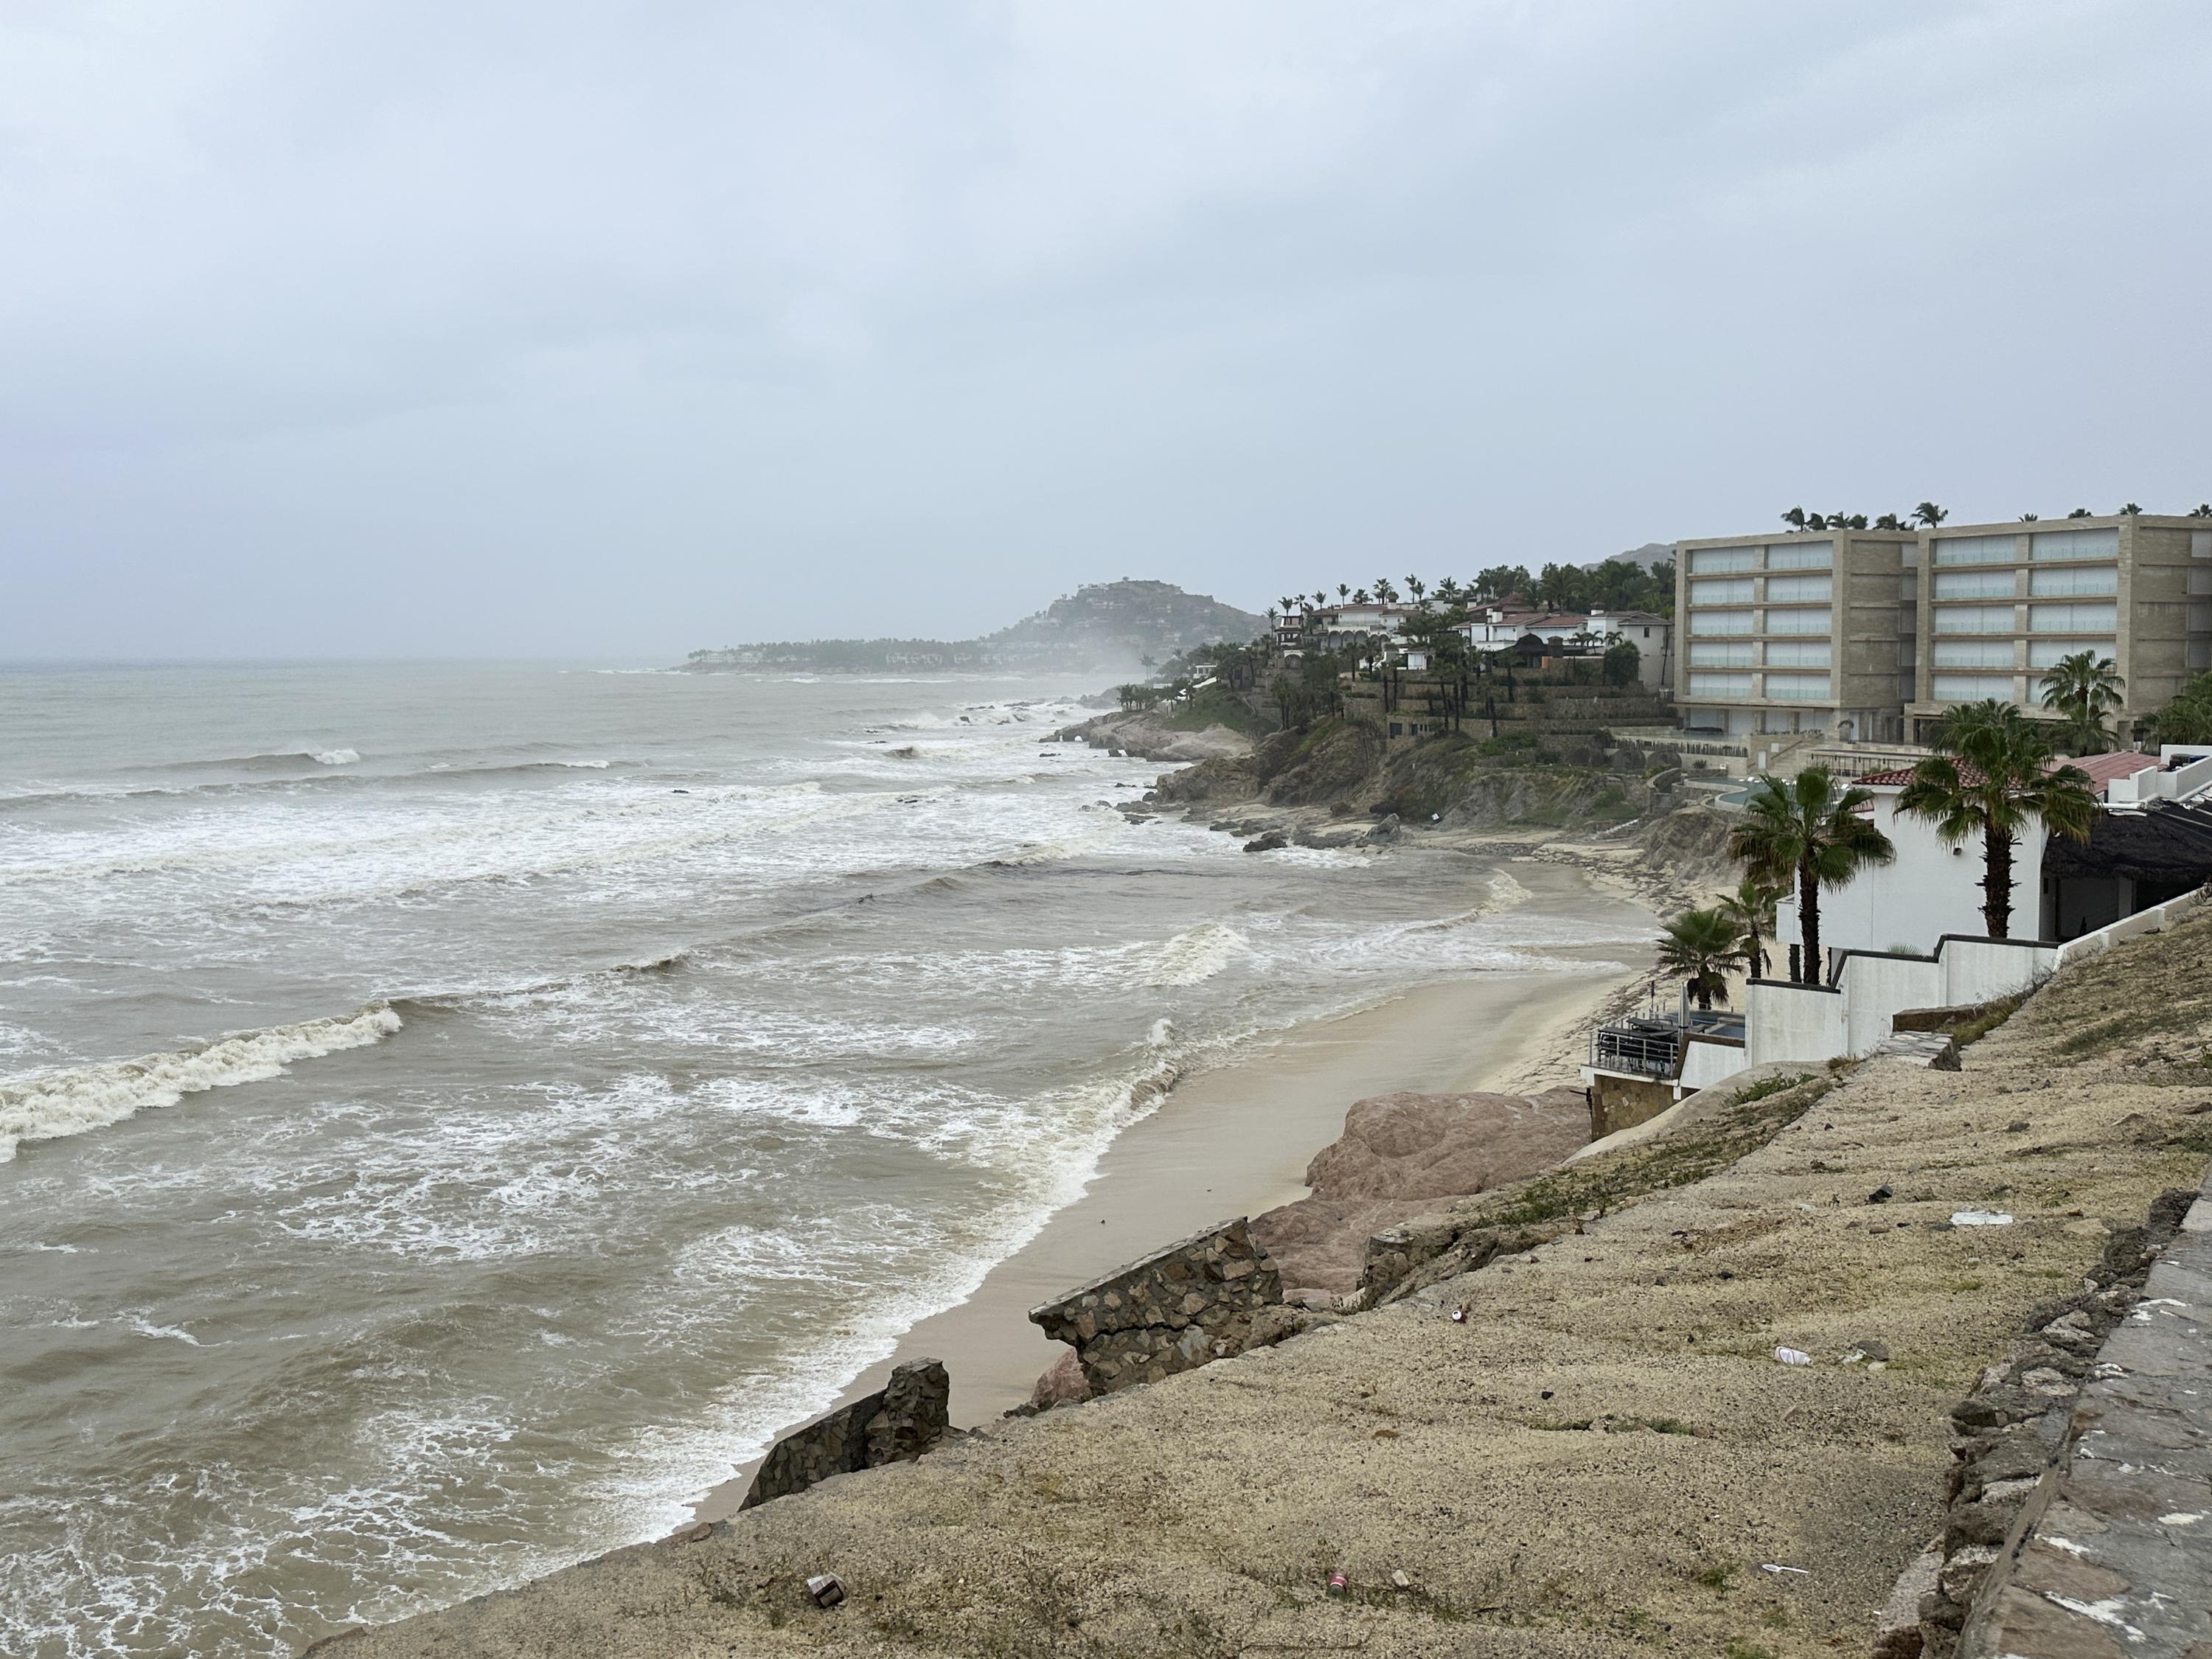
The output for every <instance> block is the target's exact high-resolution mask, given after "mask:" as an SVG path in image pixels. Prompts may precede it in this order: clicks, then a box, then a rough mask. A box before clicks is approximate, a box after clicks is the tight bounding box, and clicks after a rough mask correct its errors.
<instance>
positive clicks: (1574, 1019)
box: [697, 860, 1649, 1520]
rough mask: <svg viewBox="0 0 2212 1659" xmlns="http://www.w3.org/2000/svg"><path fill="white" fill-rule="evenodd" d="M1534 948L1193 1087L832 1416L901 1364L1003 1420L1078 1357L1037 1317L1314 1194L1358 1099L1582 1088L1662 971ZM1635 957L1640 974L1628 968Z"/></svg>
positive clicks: (1313, 1030)
mask: <svg viewBox="0 0 2212 1659" xmlns="http://www.w3.org/2000/svg"><path fill="white" fill-rule="evenodd" d="M1514 873H1515V877H1516V880H1519V881H1520V882H1522V884H1524V885H1525V886H1526V887H1527V888H1528V889H1529V890H1531V896H1532V898H1534V899H1540V900H1541V902H1546V903H1547V904H1558V903H1565V904H1568V905H1575V904H1578V903H1588V902H1589V901H1590V900H1591V898H1592V897H1593V896H1594V895H1593V892H1592V888H1591V886H1590V884H1588V882H1587V879H1586V878H1584V877H1583V874H1582V873H1581V872H1575V871H1570V870H1566V869H1562V868H1559V867H1558V866H1532V865H1529V864H1527V863H1525V862H1523V861H1520V860H1516V861H1515V865H1514ZM1532 953H1533V954H1537V955H1541V956H1543V957H1547V958H1548V959H1550V960H1551V961H1552V962H1553V963H1554V964H1555V965H1554V966H1553V967H1552V968H1549V969H1541V970H1536V971H1530V972H1521V973H1485V974H1480V975H1473V976H1470V977H1468V978H1466V979H1462V980H1457V981H1448V982H1444V983H1439V984H1429V985H1423V986H1418V987H1413V988H1412V989H1409V990H1408V991H1407V992H1406V993H1405V994H1403V995H1401V996H1399V997H1396V998H1394V999H1393V1000H1390V1001H1389V1002H1387V1003H1385V1004H1383V1005H1382V1006H1378V1007H1372V1008H1368V1009H1364V1010H1362V1011H1360V1012H1357V1013H1352V1014H1349V1015H1346V1016H1344V1017H1342V1018H1337V1019H1333V1020H1325V1021H1318V1022H1315V1023H1312V1024H1308V1025H1304V1026H1301V1027H1297V1028H1296V1029H1294V1030H1291V1031H1289V1032H1286V1033H1285V1034H1284V1035H1283V1036H1280V1037H1279V1038H1277V1039H1276V1040H1274V1041H1273V1042H1271V1043H1270V1044H1268V1045H1267V1047H1265V1048H1262V1049H1260V1050H1259V1051H1257V1052H1255V1053H1253V1054H1250V1055H1249V1056H1248V1057H1246V1058H1244V1059H1243V1060H1239V1061H1237V1062H1236V1063H1234V1064H1231V1065H1227V1066H1220V1067H1218V1068H1216V1069H1214V1070H1211V1071H1207V1072H1204V1073H1199V1074H1198V1075H1196V1076H1194V1077H1192V1078H1190V1079H1186V1080H1185V1081H1184V1082H1183V1083H1182V1084H1181V1085H1179V1086H1178V1087H1176V1089H1175V1090H1174V1091H1171V1092H1170V1094H1169V1095H1168V1097H1166V1098H1165V1099H1164V1101H1163V1102H1162V1103H1161V1104H1160V1106H1159V1108H1158V1110H1156V1111H1155V1112H1153V1113H1152V1115H1150V1116H1149V1117H1146V1119H1144V1120H1143V1121H1140V1122H1139V1123H1137V1124H1135V1125H1133V1126H1132V1127H1130V1128H1129V1130H1128V1131H1127V1133H1124V1134H1122V1135H1121V1137H1120V1139H1117V1140H1116V1141H1115V1143H1114V1145H1113V1146H1112V1147H1111V1148H1110V1149H1109V1151H1108V1152H1107V1153H1106V1156H1105V1157H1104V1158H1103V1160H1102V1162H1101V1165H1100V1169H1099V1173H1098V1175H1097V1177H1096V1178H1095V1179H1094V1180H1093V1181H1092V1182H1091V1184H1090V1187H1089V1188H1088V1189H1087V1190H1086V1192H1085V1194H1084V1195H1083V1197H1081V1198H1080V1199H1079V1200H1077V1201H1076V1202H1075V1203H1073V1204H1072V1205H1070V1206H1067V1207H1066V1209H1063V1210H1061V1211H1060V1212H1058V1213H1056V1214H1055V1215H1054V1216H1053V1217H1052V1218H1051V1219H1050V1220H1049V1221H1048V1222H1047V1223H1046V1224H1045V1225H1044V1227H1043V1229H1042V1231H1040V1232H1039V1233H1038V1234H1037V1236H1036V1237H1035V1238H1033V1239H1032V1240H1030V1243H1028V1244H1027V1245H1025V1246H1024V1247H1023V1248H1022V1249H1020V1250H1018V1251H1017V1252H1016V1253H1015V1254H1014V1255H1012V1256H1009V1257H1008V1258H1007V1259H1006V1260H1005V1261H1001V1262H1000V1263H999V1265H998V1266H997V1267H994V1269H992V1271H991V1273H989V1275H988V1276H987V1278H986V1279H984V1281H983V1283H982V1284H981V1286H980V1287H978V1289H977V1290H976V1291H975V1294H974V1295H973V1296H971V1297H969V1298H968V1299H967V1300H966V1301H965V1302H963V1303H961V1304H958V1305H957V1306H955V1307H951V1308H948V1309H946V1310H944V1311H943V1312H941V1313H939V1314H936V1315H934V1316H931V1317H930V1318H927V1319H925V1320H923V1321H921V1322H920V1323H919V1324H917V1325H915V1327H914V1328H913V1329H911V1330H909V1331H908V1333H907V1334H906V1335H905V1336H904V1337H903V1338H902V1340H901V1341H900V1343H899V1345H898V1348H897V1351H896V1352H895V1353H894V1354H893V1355H892V1356H891V1357H890V1358H888V1359H886V1360H884V1361H883V1362H882V1363H881V1364H878V1365H875V1366H872V1367H871V1368H870V1369H869V1370H867V1371H866V1372H864V1373H863V1374H862V1375H861V1376H860V1377H859V1378H857V1379H856V1380H855V1381H854V1383H853V1384H852V1385H851V1386H850V1387H849V1388H848V1389H847V1390H846V1391H845V1393H844V1394H843V1395H841V1396H840V1397H839V1400H838V1401H837V1403H838V1404H839V1405H842V1404H844V1403H846V1402H847V1401H851V1400H854V1399H857V1398H858V1397H859V1396H860V1395H864V1394H867V1393H870V1392H872V1391H873V1390H874V1389H879V1388H881V1387H882V1386H883V1383H884V1379H885V1377H886V1376H888V1375H889V1373H890V1369H891V1367H892V1366H893V1365H895V1364H899V1363H902V1362H903V1361H905V1360H908V1359H915V1358H923V1357H929V1358H937V1359H941V1360H943V1361H944V1362H945V1365H946V1367H947V1368H948V1369H949V1370H950V1371H951V1378H952V1402H951V1414H952V1420H953V1422H954V1423H956V1424H959V1425H970V1424H975V1423H981V1422H985V1421H987V1420H989V1419H994V1418H996V1417H998V1416H1000V1415H1001V1414H1002V1413H1005V1412H1006V1411H1007V1410H1009V1409H1010V1408H1012V1407H1015V1406H1018V1405H1020V1404H1022V1403H1024V1401H1027V1400H1028V1399H1029V1397H1030V1389H1031V1388H1032V1387H1033V1386H1034V1385H1035V1383H1036V1379H1037V1377H1038V1376H1039V1374H1040V1373H1041V1372H1042V1371H1043V1370H1045V1368H1046V1367H1047V1366H1048V1365H1050V1364H1052V1363H1053V1362H1054V1360H1055V1359H1056V1358H1059V1357H1060V1354H1061V1353H1063V1352H1066V1350H1065V1348H1064V1347H1063V1346H1062V1345H1061V1344H1060V1343H1057V1342H1054V1341H1052V1340H1049V1339H1048V1338H1047V1337H1046V1336H1045V1335H1044V1334H1042V1332H1041V1331H1039V1330H1038V1329H1037V1328H1036V1326H1034V1325H1032V1324H1030V1322H1029V1319H1028V1313H1029V1310H1030V1309H1031V1308H1033V1307H1036V1306H1037V1305H1038V1304H1042V1303H1044V1302H1047V1301H1049V1300H1051V1299H1052V1298H1053V1297H1055V1296H1057V1295H1059V1294H1060V1293H1061V1292H1062V1291H1066V1290H1069V1289H1071V1288H1073V1286H1075V1285H1080V1284H1082V1283H1084V1282H1085V1281H1086V1280H1089V1279H1094V1278H1097V1277H1098V1276H1099V1275H1101V1274H1103V1273H1108V1272H1109V1271H1111V1270H1112V1269H1113V1268H1115V1267H1119V1266H1121V1265H1122V1264H1123V1263H1125V1262H1127V1261H1134V1260H1137V1259H1139V1258H1140V1257H1142V1256H1145V1255H1150V1254H1151V1253H1152V1251H1154V1250H1156V1249H1159V1248H1160V1247H1162V1246H1163V1245H1165V1244H1168V1243H1172V1242H1174V1241H1175V1240H1176V1239H1178V1238H1181V1237H1185V1236H1187V1235H1188V1234H1190V1233H1193V1232H1195V1231H1198V1230H1199V1229H1200V1228H1202V1227H1206V1226H1208V1225H1212V1223H1214V1222H1217V1221H1219V1220H1222V1219H1224V1218H1229V1217H1233V1216H1250V1215H1256V1214H1258V1213H1260V1212H1261V1211H1263V1210H1267V1209H1272V1208H1273V1207H1274V1206H1277V1205H1280V1204H1285V1203H1288V1202H1290V1201H1291V1200H1295V1199H1297V1198H1301V1197H1303V1196H1304V1195H1305V1193H1306V1191H1307V1188H1306V1187H1305V1183H1304V1172H1305V1169H1306V1166H1307V1164H1309V1163H1310V1160H1311V1159H1312V1158H1313V1156H1314V1154H1315V1153H1316V1152H1319V1151H1320V1150H1321V1149H1322V1147H1323V1146H1327V1145H1328V1144H1329V1143H1330V1142H1331V1141H1333V1140H1334V1139H1336V1138H1337V1137H1338V1136H1339V1134H1340V1133H1341V1132H1342V1130H1343V1127H1344V1116H1345V1113H1346V1110H1347V1109H1349V1108H1350V1107H1351V1105H1352V1103H1353V1102H1355V1101H1357V1100H1359V1099H1362V1098H1364V1097H1368V1096H1370V1095H1378V1094H1385V1093H1389V1092H1391V1091H1397V1090H1412V1091H1422V1092H1436V1093H1445V1092H1459V1091H1474V1090H1493V1089H1494V1090H1500V1091H1513V1092H1520V1091H1534V1090H1536V1089H1540V1088H1543V1087H1546V1086H1549V1085H1554V1084H1559V1083H1569V1084H1571V1083H1574V1082H1575V1081H1576V1080H1577V1079H1576V1074H1575V1070H1574V1063H1573V1061H1574V1049H1575V1047H1576V1042H1577V1036H1578V1034H1579V1032H1580V1030H1582V1028H1583V1026H1584V1025H1585V1024H1587V1023H1588V1021H1589V1018H1590V1016H1591V1015H1592V1013H1593V1012H1595V1010H1596V1009H1597V1008H1598V1007H1599V1006H1600V1005H1601V1003H1602V1002H1603V1000H1605V999H1606V998H1607V996H1609V995H1611V994H1614V993H1616V992H1618V991H1619V990H1620V988H1621V987H1624V986H1626V985H1627V984H1629V983H1631V982H1632V981H1634V980H1636V979H1637V978H1638V977H1639V976H1641V975H1643V974H1644V973H1646V972H1648V971H1649V970H1648V969H1646V968H1644V967H1643V966H1641V965H1640V963H1639V960H1638V959H1639V958H1640V957H1642V956H1643V955H1644V952H1643V951H1641V950H1640V949H1639V948H1638V947H1636V946H1633V945H1603V946H1559V947H1553V948H1551V949H1546V950H1540V951H1534V952H1532ZM1624 962H1626V963H1631V964H1632V965H1631V967H1630V968H1629V969H1626V971H1624V970H1623V969H1622V967H1621V965H1620V964H1621V963H1624ZM753 1468H754V1466H753V1465H752V1464H750V1463H748V1464H746V1465H744V1466H742V1467H741V1468H738V1470H737V1471H736V1473H735V1474H733V1475H732V1478H731V1479H730V1480H726V1481H725V1482H723V1483H721V1484H720V1485H719V1486H716V1487H715V1488H714V1490H713V1491H712V1492H710V1493H708V1496H707V1497H706V1498H705V1499H704V1500H702V1503H701V1504H699V1505H698V1506H697V1513H698V1515H699V1516H700V1518H701V1519H702V1520H715V1519H720V1518H721V1517H722V1516H726V1515H728V1514H730V1513H732V1511H734V1510H735V1509H736V1507H737V1505H738V1503H739V1502H740V1501H741V1500H742V1498H744V1492H745V1489H746V1487H747V1486H748V1485H750V1481H751V1479H752V1474H753Z"/></svg>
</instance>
